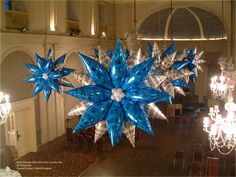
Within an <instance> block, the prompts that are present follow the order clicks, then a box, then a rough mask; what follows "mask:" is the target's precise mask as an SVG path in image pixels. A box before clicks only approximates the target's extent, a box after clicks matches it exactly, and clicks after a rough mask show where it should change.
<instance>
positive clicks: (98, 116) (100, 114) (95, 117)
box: [73, 100, 111, 132]
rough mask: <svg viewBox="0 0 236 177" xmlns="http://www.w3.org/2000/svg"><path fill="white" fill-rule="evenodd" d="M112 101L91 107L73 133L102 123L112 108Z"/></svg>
mask: <svg viewBox="0 0 236 177" xmlns="http://www.w3.org/2000/svg"><path fill="white" fill-rule="evenodd" d="M110 105H111V101H110V100H109V101H105V102H99V103H96V104H93V105H92V106H90V107H89V108H88V109H87V110H86V111H85V113H84V115H83V116H82V117H81V119H80V121H79V123H78V124H77V125H76V127H75V129H74V131H73V132H76V131H79V130H81V129H84V128H89V127H90V126H93V125H95V124H96V123H98V122H100V121H102V120H103V119H104V118H105V117H106V115H107V112H108V109H109V108H110Z"/></svg>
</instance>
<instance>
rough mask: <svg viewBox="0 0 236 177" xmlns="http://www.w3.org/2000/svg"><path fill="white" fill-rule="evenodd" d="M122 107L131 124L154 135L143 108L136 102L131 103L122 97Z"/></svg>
mask: <svg viewBox="0 0 236 177" xmlns="http://www.w3.org/2000/svg"><path fill="white" fill-rule="evenodd" d="M122 107H123V110H124V113H125V116H126V118H127V119H128V121H129V122H130V123H131V124H132V125H135V126H136V127H138V128H140V129H142V130H143V131H145V132H147V133H149V134H150V135H154V133H153V131H152V128H151V125H150V122H149V120H148V117H147V115H146V113H145V112H144V110H143V108H141V107H140V106H139V105H138V104H137V103H133V102H131V101H129V100H127V99H123V101H122Z"/></svg>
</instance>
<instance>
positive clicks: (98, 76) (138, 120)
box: [65, 40, 170, 146]
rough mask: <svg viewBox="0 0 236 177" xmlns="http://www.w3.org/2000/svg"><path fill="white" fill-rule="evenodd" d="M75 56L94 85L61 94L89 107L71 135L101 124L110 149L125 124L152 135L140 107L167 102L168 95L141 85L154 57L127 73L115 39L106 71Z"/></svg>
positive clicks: (118, 43) (119, 46)
mask: <svg viewBox="0 0 236 177" xmlns="http://www.w3.org/2000/svg"><path fill="white" fill-rule="evenodd" d="M79 56H80V58H81V60H82V62H83V64H84V66H85V68H86V70H87V73H88V75H89V77H90V78H91V79H92V81H93V83H94V85H86V86H83V87H80V88H76V89H72V90H69V91H66V92H65V93H66V94H69V95H71V96H73V97H76V98H77V99H80V100H83V101H85V102H89V103H92V104H93V105H92V106H90V107H89V108H87V109H86V111H85V113H84V114H83V116H82V117H81V119H80V121H79V123H78V124H77V126H76V127H75V129H74V132H77V131H79V130H81V129H85V128H89V127H91V126H94V125H97V126H99V124H98V123H100V122H101V123H103V124H104V121H105V122H106V125H107V129H108V133H109V136H110V139H111V144H112V145H113V146H115V145H116V144H117V143H119V141H120V139H121V136H122V134H123V133H125V131H124V130H127V128H126V129H125V127H126V126H127V123H129V124H130V125H132V126H136V127H138V128H140V129H141V130H143V131H145V132H147V133H149V134H151V135H153V134H154V133H153V131H152V128H151V125H150V122H149V120H148V116H147V114H146V113H145V111H144V109H143V105H145V104H149V103H152V102H158V101H169V100H170V95H169V94H167V93H166V92H163V91H158V90H156V89H154V88H151V87H146V86H144V81H145V80H146V78H147V76H148V74H149V72H150V71H151V69H152V67H153V64H154V61H155V58H149V59H148V60H146V61H144V62H142V63H140V64H138V65H136V66H134V67H133V68H132V69H131V70H128V65H127V57H128V56H127V54H126V53H125V52H124V51H123V49H122V45H121V43H120V41H119V40H118V42H117V45H116V48H115V51H114V54H113V56H112V58H111V62H110V65H109V71H108V70H107V69H106V67H105V66H103V65H101V64H100V63H98V62H97V61H95V60H93V59H92V58H90V57H88V56H85V55H83V54H81V53H79ZM128 126H129V125H128Z"/></svg>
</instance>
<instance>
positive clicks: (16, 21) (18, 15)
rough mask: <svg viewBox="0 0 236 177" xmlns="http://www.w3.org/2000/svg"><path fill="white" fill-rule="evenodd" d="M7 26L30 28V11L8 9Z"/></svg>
mask: <svg viewBox="0 0 236 177" xmlns="http://www.w3.org/2000/svg"><path fill="white" fill-rule="evenodd" d="M5 15H6V28H7V29H23V28H26V29H28V13H27V12H21V11H15V10H6V11H5Z"/></svg>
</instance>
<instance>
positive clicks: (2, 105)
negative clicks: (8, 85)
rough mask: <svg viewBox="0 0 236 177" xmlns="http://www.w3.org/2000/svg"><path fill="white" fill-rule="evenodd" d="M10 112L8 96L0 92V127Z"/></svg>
mask: <svg viewBox="0 0 236 177" xmlns="http://www.w3.org/2000/svg"><path fill="white" fill-rule="evenodd" d="M10 111H11V103H10V101H9V95H7V94H4V93H3V92H0V125H2V124H4V123H5V122H6V120H7V118H8V115H9V113H10Z"/></svg>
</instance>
